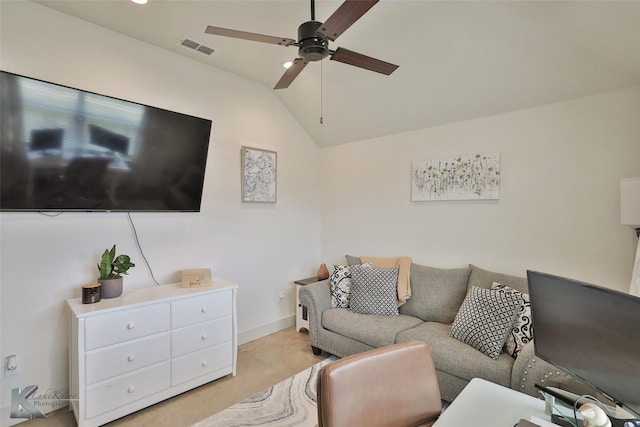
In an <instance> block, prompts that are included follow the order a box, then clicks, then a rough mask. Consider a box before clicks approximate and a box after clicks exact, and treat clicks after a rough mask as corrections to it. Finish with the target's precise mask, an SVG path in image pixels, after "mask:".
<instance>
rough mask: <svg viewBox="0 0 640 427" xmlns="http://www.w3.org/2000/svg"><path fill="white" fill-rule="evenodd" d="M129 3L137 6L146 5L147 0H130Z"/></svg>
mask: <svg viewBox="0 0 640 427" xmlns="http://www.w3.org/2000/svg"><path fill="white" fill-rule="evenodd" d="M131 1H132V2H134V3H137V4H147V1H148V0H131Z"/></svg>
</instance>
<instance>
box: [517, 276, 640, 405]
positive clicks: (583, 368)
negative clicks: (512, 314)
mask: <svg viewBox="0 0 640 427" xmlns="http://www.w3.org/2000/svg"><path fill="white" fill-rule="evenodd" d="M527 277H528V280H529V295H530V298H531V315H532V321H533V330H534V336H535V339H534V346H535V352H536V354H537V355H538V356H539V357H540V358H542V359H544V360H546V361H548V362H550V363H553V364H555V365H557V366H559V367H561V368H563V369H565V370H566V371H568V372H569V373H571V374H573V375H575V376H576V377H577V378H579V379H581V380H583V381H584V382H586V383H588V384H590V385H591V386H593V387H594V388H596V389H597V390H598V391H600V392H601V393H602V394H604V395H605V396H607V397H609V398H610V399H611V400H613V401H615V402H616V403H618V404H620V405H621V406H623V407H626V408H627V409H630V410H631V411H633V412H635V414H636V415H640V298H638V297H635V296H633V295H630V294H625V293H622V292H618V291H614V290H612V289H606V288H602V287H599V286H595V285H591V284H588V283H584V282H580V281H577V280H572V279H567V278H563V277H559V276H553V275H550V274H545V273H538V272H534V271H528V272H527Z"/></svg>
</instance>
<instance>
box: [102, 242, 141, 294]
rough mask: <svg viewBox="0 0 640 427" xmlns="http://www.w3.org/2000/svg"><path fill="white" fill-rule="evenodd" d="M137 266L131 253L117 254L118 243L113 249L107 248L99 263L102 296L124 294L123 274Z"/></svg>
mask: <svg viewBox="0 0 640 427" xmlns="http://www.w3.org/2000/svg"><path fill="white" fill-rule="evenodd" d="M135 266H136V265H135V264H134V263H132V262H131V258H130V257H129V255H118V256H116V245H113V247H112V248H111V250H108V249H105V251H104V253H103V254H102V258H101V259H100V263H99V264H98V272H99V273H100V276H99V277H98V283H100V284H101V285H102V286H101V288H102V289H101V297H102V298H115V297H119V296H120V295H122V282H123V279H122V275H123V274H127V270H129V269H130V268H131V267H135Z"/></svg>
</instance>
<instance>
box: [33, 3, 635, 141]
mask: <svg viewBox="0 0 640 427" xmlns="http://www.w3.org/2000/svg"><path fill="white" fill-rule="evenodd" d="M37 3H39V4H41V5H43V6H46V7H49V8H52V9H56V10H58V11H61V12H64V13H67V14H69V15H73V16H76V17H78V18H80V19H83V20H86V21H89V22H92V23H94V24H97V25H100V26H102V27H105V28H108V29H111V30H113V31H116V32H118V33H121V34H124V35H126V36H129V37H132V38H135V39H139V40H142V41H144V42H147V43H149V44H151V45H155V46H158V47H161V48H164V49H167V50H170V51H173V52H175V53H177V54H179V55H183V56H185V57H188V58H191V59H193V60H196V61H201V62H203V63H205V64H208V65H210V66H212V67H217V68H220V69H224V70H227V71H229V72H232V73H235V74H238V75H241V76H244V77H246V78H248V79H251V80H254V81H256V82H258V83H260V84H264V85H265V86H266V87H267V88H268V90H273V89H272V88H273V87H274V85H275V84H276V82H277V81H278V80H279V79H280V77H281V75H282V74H283V73H284V69H283V67H282V62H284V61H286V60H291V59H294V58H295V57H297V56H298V55H297V48H296V47H292V46H290V47H284V46H278V45H272V44H266V43H259V42H253V41H247V40H238V39H233V38H228V37H222V36H215V35H210V34H205V28H206V27H207V25H212V26H218V27H225V28H232V29H236V30H242V31H248V32H254V33H260V34H267V35H273V36H279V37H286V38H292V39H297V28H298V25H300V24H301V23H302V22H304V21H308V20H309V19H310V14H311V12H310V9H311V8H310V2H309V1H307V0H289V1H275V0H255V1H249V0H232V1H222V0H197V1H187V0H179V1H166V0H149V3H148V4H147V5H136V4H134V3H132V2H130V1H129V0H85V1H77V0H71V1H67V0H45V1H37ZM341 3H342V2H341V1H328V0H326V1H324V0H318V1H316V3H315V12H316V20H317V21H324V20H326V19H327V18H328V17H329V16H330V15H331V14H332V13H333V11H335V10H336V9H337V8H338V7H339V6H340V4H341ZM184 37H186V38H188V39H190V40H193V41H197V42H199V43H202V44H203V45H206V46H208V47H211V48H213V49H215V52H214V53H212V54H211V55H205V54H202V53H199V52H197V51H193V50H191V49H187V48H185V47H183V46H180V45H179V41H180V40H181V39H182V38H184ZM337 47H344V48H347V49H350V50H353V51H356V52H359V53H362V54H365V55H369V56H373V57H375V58H379V59H383V60H385V61H388V62H391V63H394V64H398V65H399V66H400V67H399V68H398V69H397V70H396V71H395V72H394V73H393V74H392V75H390V76H385V75H382V74H378V73H374V72H371V71H367V70H363V69H360V68H356V67H352V66H349V65H345V64H342V63H339V62H337V61H329V60H324V61H320V62H312V63H310V64H309V65H308V66H307V67H306V68H305V69H304V70H303V71H302V73H301V74H300V75H299V76H298V77H297V79H296V80H295V81H294V82H293V83H292V84H291V85H290V86H289V88H288V89H280V90H274V94H275V96H277V97H278V98H279V99H280V101H281V102H282V103H283V104H284V105H285V106H286V108H287V109H289V111H290V112H291V114H293V116H295V118H296V119H297V120H298V121H299V122H300V124H301V125H302V126H303V127H304V128H305V129H306V130H307V132H308V133H309V134H310V135H311V137H312V138H313V139H314V140H315V141H316V142H317V143H318V145H319V146H330V145H335V144H343V143H347V142H352V141H358V140H364V139H369V138H374V137H378V136H384V135H390V134H395V133H401V132H405V131H410V130H414V129H420V128H425V127H431V126H438V125H442V124H446V123H452V122H457V121H462V120H467V119H472V118H477V117H483V116H488V115H493V114H500V113H505V112H509V111H514V110H518V109H523V108H530V107H535V106H539V105H544V104H550V103H554V102H559V101H563V100H567V99H572V98H578V97H583V96H589V95H593V94H597V93H601V92H605V91H609V90H615V89H620V88H625V87H630V86H636V85H640V2H639V1H453V0H447V1H426V0H381V1H380V2H379V3H378V4H376V5H375V6H374V7H373V8H372V9H371V10H370V11H369V12H368V13H366V14H365V15H364V16H363V17H362V18H360V19H359V20H358V21H357V22H355V24H353V26H352V27H351V28H349V29H348V30H347V31H346V32H345V33H344V34H343V35H341V36H340V37H339V38H338V39H337V40H336V41H335V42H331V44H330V48H331V49H334V50H335V49H336V48H337ZM321 116H322V117H323V118H324V120H323V122H324V123H320V117H321Z"/></svg>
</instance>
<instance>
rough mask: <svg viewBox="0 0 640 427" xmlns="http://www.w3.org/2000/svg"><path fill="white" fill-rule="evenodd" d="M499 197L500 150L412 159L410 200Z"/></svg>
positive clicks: (491, 198) (485, 198)
mask: <svg viewBox="0 0 640 427" xmlns="http://www.w3.org/2000/svg"><path fill="white" fill-rule="evenodd" d="M498 199H500V153H497V152H496V153H480V154H474V155H470V156H456V157H451V158H447V159H437V160H427V161H421V162H413V163H412V165H411V200H412V201H414V202H424V201H441V200H498Z"/></svg>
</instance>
